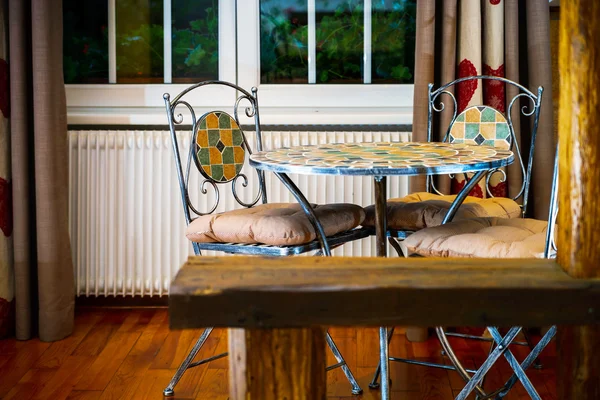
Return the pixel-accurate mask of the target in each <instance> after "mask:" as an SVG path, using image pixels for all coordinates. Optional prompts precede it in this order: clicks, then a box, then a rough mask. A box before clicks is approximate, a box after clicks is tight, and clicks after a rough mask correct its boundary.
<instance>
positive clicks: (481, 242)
mask: <svg viewBox="0 0 600 400" xmlns="http://www.w3.org/2000/svg"><path fill="white" fill-rule="evenodd" d="M547 226H548V223H547V221H540V220H537V219H529V218H526V219H523V218H515V219H506V218H475V219H470V220H464V221H455V222H450V223H448V224H445V225H441V226H436V227H432V228H426V229H422V230H420V231H418V232H415V233H413V234H412V235H410V236H409V237H408V238H407V239H406V240H404V243H403V244H404V246H405V248H406V249H407V250H408V255H411V254H418V255H421V256H424V257H483V258H542V257H543V254H544V247H545V244H546V229H547Z"/></svg>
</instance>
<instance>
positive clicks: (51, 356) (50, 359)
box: [34, 311, 106, 368]
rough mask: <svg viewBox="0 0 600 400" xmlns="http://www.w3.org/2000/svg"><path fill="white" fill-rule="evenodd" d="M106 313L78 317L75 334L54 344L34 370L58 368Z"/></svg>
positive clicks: (74, 329)
mask: <svg viewBox="0 0 600 400" xmlns="http://www.w3.org/2000/svg"><path fill="white" fill-rule="evenodd" d="M105 314H106V313H104V312H97V311H96V312H87V313H84V314H82V315H81V316H78V318H77V324H75V327H74V328H73V333H72V334H71V335H70V336H68V337H67V338H65V339H63V340H59V341H57V342H53V343H51V344H50V346H49V347H48V350H46V351H45V352H44V354H42V356H41V357H40V358H39V359H38V360H37V362H36V363H35V366H34V368H58V367H60V365H61V364H62V362H63V361H64V360H65V359H66V358H67V357H68V356H70V355H71V354H72V353H73V351H75V349H76V348H77V346H79V344H80V343H81V341H82V340H83V339H84V338H85V337H86V336H87V334H88V333H89V332H90V331H91V330H92V329H93V328H94V326H95V325H96V324H97V323H98V322H99V321H100V320H101V319H102V318H103V317H104V316H105Z"/></svg>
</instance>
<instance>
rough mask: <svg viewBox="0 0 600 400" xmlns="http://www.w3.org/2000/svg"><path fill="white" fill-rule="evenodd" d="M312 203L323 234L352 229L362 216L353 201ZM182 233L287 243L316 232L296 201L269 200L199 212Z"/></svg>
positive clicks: (211, 239)
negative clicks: (219, 211)
mask: <svg viewBox="0 0 600 400" xmlns="http://www.w3.org/2000/svg"><path fill="white" fill-rule="evenodd" d="M312 206H313V209H314V211H315V214H316V215H317V218H318V219H319V221H320V222H321V224H322V226H323V229H324V230H325V234H326V235H327V236H333V235H335V234H337V233H340V232H345V231H348V230H350V229H353V228H355V227H357V226H358V225H360V224H361V223H362V221H363V220H364V218H365V212H364V209H363V208H362V207H360V206H357V205H355V204H327V205H314V204H313V205H312ZM186 237H187V238H188V239H189V240H191V241H193V242H199V243H216V242H218V243H244V244H252V243H259V244H268V245H271V246H290V245H299V244H305V243H309V242H312V241H313V240H315V239H316V238H317V235H316V233H315V230H314V228H313V226H312V225H311V223H310V221H309V219H308V217H307V216H306V214H305V213H304V211H303V210H302V208H301V207H300V205H299V204H295V203H271V204H261V205H258V206H255V207H252V208H242V209H238V210H233V211H227V212H224V213H220V214H210V215H203V216H200V217H198V218H196V219H195V220H193V221H192V222H191V223H190V224H189V226H188V227H187V230H186Z"/></svg>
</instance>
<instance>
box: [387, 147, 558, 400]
mask: <svg viewBox="0 0 600 400" xmlns="http://www.w3.org/2000/svg"><path fill="white" fill-rule="evenodd" d="M557 202H558V151H557V153H556V156H555V162H554V173H553V185H552V193H551V199H550V207H549V212H548V220H547V221H538V220H531V219H525V218H523V219H518V220H515V221H514V222H513V223H511V227H513V228H515V229H519V228H522V229H523V230H524V231H529V234H528V236H527V237H521V238H519V239H516V238H512V239H511V238H507V243H506V246H504V250H505V256H506V257H509V258H520V257H523V256H527V255H528V256H529V257H532V256H535V257H538V258H554V257H556V243H555V241H554V231H555V226H556V217H557V212H558V204H557ZM479 220H483V219H477V220H475V221H478V222H479ZM470 222H472V221H468V220H464V221H455V222H450V223H448V224H446V225H442V226H438V227H431V228H425V229H423V230H421V231H419V232H417V233H415V234H414V235H411V236H410V237H409V238H407V239H406V245H407V249H408V250H410V251H413V252H415V253H416V254H418V255H425V254H427V255H429V254H431V255H434V256H444V255H445V254H447V252H448V250H449V249H450V248H454V250H455V251H454V252H453V253H452V256H455V257H456V256H458V257H460V256H461V254H462V256H465V257H467V256H472V255H473V253H475V254H476V256H480V257H497V256H498V254H497V252H498V247H500V248H501V249H502V248H503V247H502V244H501V243H500V244H498V243H497V239H496V235H495V233H496V232H494V228H498V229H497V230H502V235H506V230H505V228H506V227H505V226H493V225H492V226H491V227H487V226H486V228H485V233H477V232H473V230H472V229H471V227H469V225H473V224H470ZM481 222H483V221H481ZM541 225H543V226H544V227H545V229H544V230H539V229H538V228H533V231H532V227H534V226H535V227H539V226H541ZM452 232H459V233H458V234H456V235H452V234H451V233H452ZM515 232H516V230H515ZM477 234H479V235H483V236H486V237H488V238H490V243H492V244H494V252H493V253H491V252H488V253H487V254H486V250H485V248H484V249H481V248H478V249H472V248H467V247H466V246H460V247H456V245H457V243H460V241H461V239H462V241H463V242H464V243H472V238H473V235H477ZM457 238H458V239H457ZM452 239H455V240H454V242H452V243H450V242H449V240H452ZM426 243H436V248H435V251H436V252H435V253H433V254H432V249H431V248H429V247H427V245H426ZM445 243H447V244H445ZM519 244H523V246H521V247H520V246H519ZM491 248H492V247H490V248H489V249H491ZM523 248H529V249H530V250H531V252H530V254H526V252H523ZM540 250H542V251H541V252H540ZM487 330H488V332H489V333H490V335H491V339H482V338H480V337H476V336H471V335H456V334H449V333H447V332H445V330H444V329H443V328H442V327H437V328H436V334H437V336H438V338H439V340H440V343H441V345H442V348H443V352H444V354H445V355H447V356H448V358H449V359H450V361H451V363H452V365H453V366H448V365H440V364H434V363H426V364H425V365H428V366H433V367H440V368H445V369H452V370H456V371H457V372H458V373H459V375H460V376H461V377H462V378H463V379H464V380H465V382H466V383H467V384H466V386H465V387H464V389H463V390H462V391H461V392H460V393H459V395H458V396H457V397H456V399H457V400H464V399H466V398H467V396H468V395H469V394H470V393H471V392H472V391H473V390H475V391H476V394H477V398H478V399H487V398H492V397H494V398H496V399H500V398H503V397H504V396H506V394H507V393H508V391H509V390H510V389H511V388H512V387H513V386H514V384H515V383H516V382H517V381H520V382H521V383H522V384H523V387H524V388H525V390H526V391H527V393H528V394H529V395H530V397H531V398H532V399H534V400H537V399H540V396H539V394H538V393H537V391H536V390H535V388H534V387H533V385H532V384H531V381H530V380H529V378H528V377H527V375H526V374H525V370H526V369H527V368H529V367H530V366H531V365H532V364H533V365H535V362H536V360H537V357H538V356H539V354H540V353H541V352H542V350H543V349H544V348H545V347H546V346H547V345H548V343H549V342H550V340H552V338H553V337H554V335H555V334H556V327H555V326H552V327H551V328H550V329H549V330H548V331H547V332H546V333H545V334H544V335H543V336H542V338H541V340H540V341H539V342H538V343H537V344H536V345H535V346H534V345H533V344H532V343H531V341H530V340H529V338H528V336H527V335H526V336H525V338H526V342H516V341H515V338H516V337H517V335H518V334H519V332H520V331H521V330H522V327H511V328H510V329H508V331H507V333H506V335H505V336H502V335H501V334H500V331H499V329H498V328H497V327H488V328H487ZM390 336H391V335H390ZM452 336H460V337H466V338H468V339H477V340H489V341H491V348H490V353H489V355H488V358H487V359H486V360H485V361H484V362H483V363H482V365H481V366H480V367H479V368H478V369H477V370H470V369H467V368H465V367H464V365H463V363H462V362H461V361H460V360H459V359H458V357H457V356H456V353H455V352H454V350H453V348H452V346H451V344H450V340H449V337H452ZM515 344H519V345H525V346H529V348H530V350H531V352H530V353H529V355H528V356H527V357H526V358H525V360H524V361H523V362H522V363H519V362H518V361H517V360H516V358H515V357H514V355H513V354H512V352H511V351H510V346H511V345H515ZM502 356H504V357H505V358H506V360H507V361H508V364H509V365H510V367H511V368H512V369H513V371H514V374H513V375H512V376H511V377H510V379H509V380H508V381H507V382H506V383H505V384H504V385H503V386H502V387H500V388H498V389H496V390H494V391H493V392H490V393H487V392H486V391H485V390H484V388H483V382H484V379H485V374H486V373H487V372H488V371H489V370H490V368H491V367H492V365H493V364H494V363H495V362H496V361H497V360H498V359H499V358H500V357H502ZM390 360H393V361H404V362H411V363H415V362H414V361H413V360H405V359H398V358H391V357H390ZM538 367H541V366H540V365H538Z"/></svg>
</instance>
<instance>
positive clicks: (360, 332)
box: [0, 309, 556, 400]
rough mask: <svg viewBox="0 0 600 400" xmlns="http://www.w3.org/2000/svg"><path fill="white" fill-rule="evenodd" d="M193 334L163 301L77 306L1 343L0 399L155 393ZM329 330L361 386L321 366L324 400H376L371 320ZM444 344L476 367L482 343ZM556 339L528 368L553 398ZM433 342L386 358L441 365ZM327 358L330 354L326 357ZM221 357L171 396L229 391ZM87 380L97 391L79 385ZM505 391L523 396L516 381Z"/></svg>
mask: <svg viewBox="0 0 600 400" xmlns="http://www.w3.org/2000/svg"><path fill="white" fill-rule="evenodd" d="M90 325H91V328H90V327H89V326H90ZM86 326H88V328H89V329H88V328H86ZM200 332H201V330H185V331H170V330H169V327H168V314H167V311H166V309H137V310H125V309H124V310H102V311H97V310H96V311H89V310H85V311H78V312H77V313H76V322H75V330H74V333H73V335H72V336H71V337H70V338H66V339H63V340H62V341H58V342H55V343H52V344H48V343H42V342H40V341H39V340H37V339H34V340H29V341H16V340H14V339H6V340H2V341H0V398H3V399H7V400H8V399H19V400H21V399H23V400H27V399H53V400H54V399H58V400H60V399H83V400H98V399H100V400H117V399H119V400H130V399H135V400H137V399H142V400H143V399H161V400H162V399H163V396H162V390H163V389H164V388H165V387H166V385H167V384H168V382H169V381H170V380H171V378H172V376H173V374H174V373H175V369H176V367H178V366H179V363H180V362H181V360H182V359H183V358H184V357H185V356H186V355H187V354H188V352H189V351H190V349H191V347H192V346H193V345H194V343H195V342H196V340H197V338H198V337H199V335H200ZM330 332H331V334H332V337H333V339H334V340H335V342H336V344H337V345H338V347H339V348H340V351H341V352H342V354H343V355H344V356H345V357H346V361H347V362H348V365H350V367H351V368H352V371H353V373H354V375H355V377H356V378H357V380H358V382H359V384H360V385H361V387H362V388H363V390H364V393H363V394H362V395H361V396H353V395H351V393H350V385H349V383H348V382H347V381H346V379H345V376H344V374H343V372H342V371H341V370H339V369H338V370H335V371H331V372H329V373H328V374H327V378H328V397H327V398H328V400H349V399H354V400H374V399H379V398H380V393H379V390H372V389H369V387H368V384H369V382H370V381H371V378H372V376H373V373H374V372H375V368H376V366H377V363H378V360H379V356H378V353H379V335H378V328H352V327H351V328H333V329H331V330H330ZM396 332H397V333H398V332H403V330H402V329H397V330H396ZM536 340H539V338H536ZM451 343H452V345H453V347H454V348H455V350H456V352H457V354H458V356H459V358H460V359H461V360H465V361H464V362H465V364H467V365H468V367H474V366H475V365H478V364H479V363H481V362H482V361H483V360H484V359H485V358H486V356H487V344H485V343H479V342H474V341H472V340H464V339H460V338H459V339H456V338H453V339H451ZM226 344H227V331H226V330H224V329H215V330H214V331H213V334H212V335H211V336H210V337H209V339H208V340H207V342H206V344H205V346H204V347H203V348H202V349H201V351H200V354H198V357H197V359H200V358H204V357H208V356H211V355H214V354H215V353H217V352H220V351H221V350H225V349H226V347H227V345H226ZM554 347H555V343H554V342H551V344H550V346H549V349H548V351H545V352H544V353H542V357H541V358H542V362H543V365H544V368H543V369H542V370H535V369H530V370H529V371H528V372H527V374H528V376H529V377H530V379H531V381H532V382H533V384H534V386H535V387H536V389H537V390H538V393H540V395H541V396H542V398H543V399H544V400H547V399H548V400H556V372H555V369H556V357H555V354H556V353H555V350H554ZM439 350H440V347H439V343H438V340H437V337H435V336H432V337H430V338H429V340H427V341H426V342H422V343H412V342H410V341H408V340H407V339H406V336H405V335H404V334H395V335H394V336H393V337H392V341H391V344H390V355H391V356H396V357H405V358H418V359H422V360H423V359H427V360H436V361H440V360H443V361H444V362H445V363H446V364H448V363H449V361H448V359H447V358H445V357H442V356H441V355H440V353H439ZM511 350H512V351H513V352H514V354H515V356H516V357H517V358H518V359H522V357H524V356H525V355H526V354H527V353H528V349H527V348H525V347H519V348H516V347H515V349H514V350H513V349H512V347H511ZM418 356H421V357H420V358H419V357H418ZM328 357H329V359H328V361H329V362H333V356H332V355H331V354H328ZM228 361H229V360H228V359H227V358H226V359H224V360H219V361H213V362H211V363H208V364H205V365H202V366H199V367H196V368H193V369H190V370H188V371H187V372H186V373H185V374H184V376H183V378H182V380H181V381H180V382H179V385H178V386H176V388H175V392H176V396H175V397H174V399H194V398H195V399H211V400H212V399H223V400H224V399H227V398H228V397H229V396H228V393H227V391H228V380H227V375H228V368H227V367H228ZM511 373H512V370H511V369H510V367H508V365H507V363H506V361H505V360H500V361H499V362H498V363H497V365H494V367H493V368H492V370H491V371H490V373H489V374H488V379H487V381H486V389H490V390H491V389H492V388H493V387H494V386H496V387H497V386H499V385H502V384H503V383H504V382H505V381H506V379H508V377H509V376H510V374H511ZM390 378H391V380H392V384H391V398H392V399H393V400H417V399H419V400H421V399H452V398H453V397H454V396H455V395H457V394H458V392H459V391H460V390H461V389H462V388H463V387H464V383H463V382H462V379H460V377H458V375H457V374H456V373H455V372H454V371H446V370H436V369H432V368H430V367H423V366H416V365H409V364H405V363H397V362H392V363H390ZM84 388H86V389H95V390H81V389H84ZM473 398H474V396H473V395H472V396H471V397H469V399H473ZM505 399H506V400H521V399H529V397H528V396H527V393H526V391H525V390H524V389H523V387H522V386H521V385H520V384H518V385H517V387H515V388H514V389H513V390H512V391H511V392H510V393H509V394H508V395H507V396H506V398H505Z"/></svg>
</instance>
